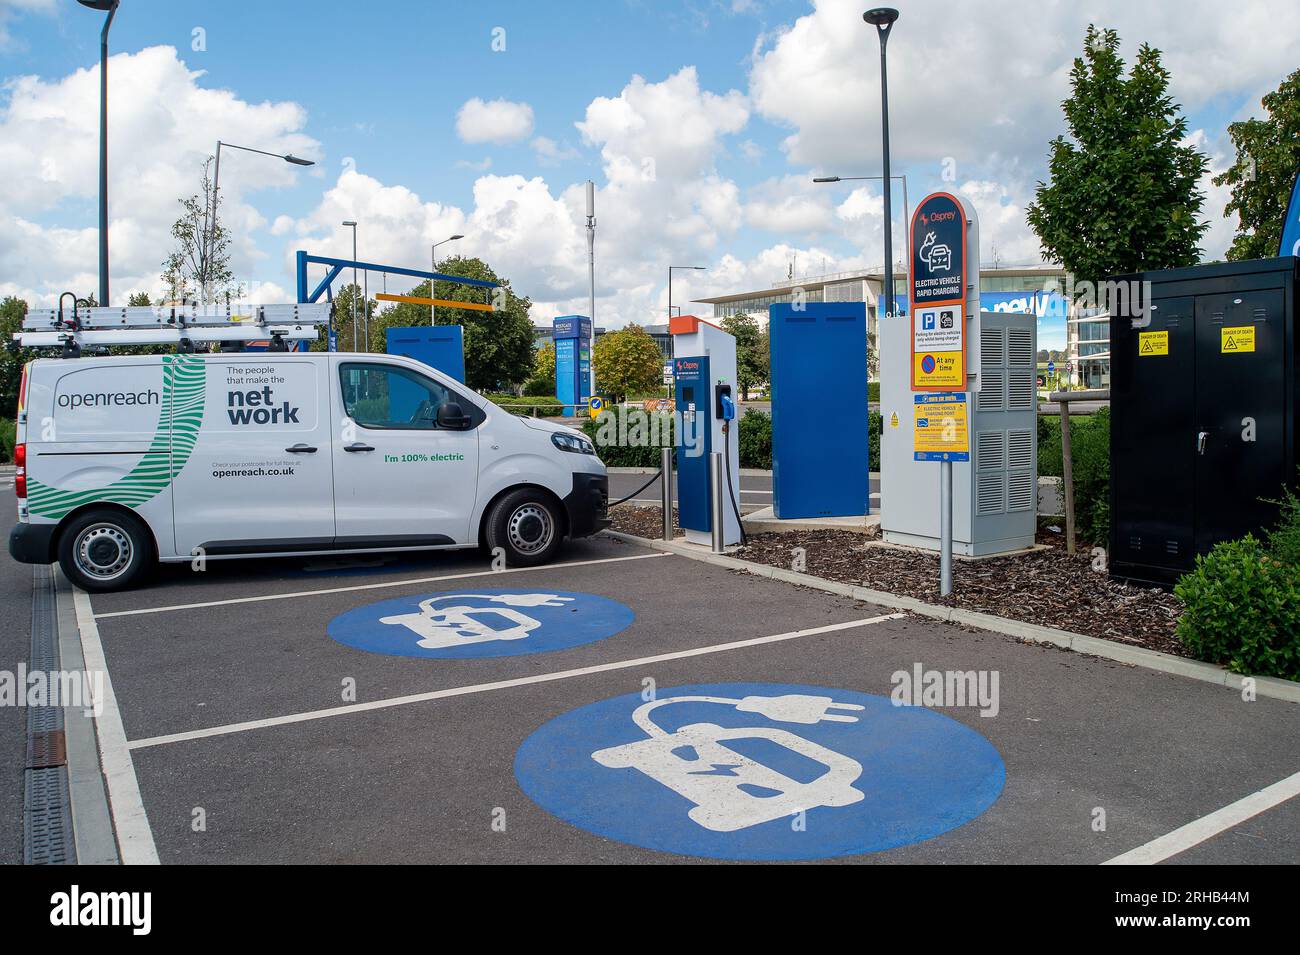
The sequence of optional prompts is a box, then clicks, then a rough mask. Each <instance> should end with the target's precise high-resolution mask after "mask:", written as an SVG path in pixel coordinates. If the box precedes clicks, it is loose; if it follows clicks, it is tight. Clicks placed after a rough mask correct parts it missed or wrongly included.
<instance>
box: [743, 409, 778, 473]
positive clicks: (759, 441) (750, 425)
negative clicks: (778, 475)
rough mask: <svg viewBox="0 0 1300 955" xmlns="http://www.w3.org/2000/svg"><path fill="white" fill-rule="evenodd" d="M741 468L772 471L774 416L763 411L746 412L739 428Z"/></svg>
mask: <svg viewBox="0 0 1300 955" xmlns="http://www.w3.org/2000/svg"><path fill="white" fill-rule="evenodd" d="M738 437H739V441H740V466H741V467H742V468H762V469H763V470H765V471H770V470H772V416H771V415H770V414H765V413H764V412H762V411H746V412H744V413H743V414H741V416H740V423H739V428H738Z"/></svg>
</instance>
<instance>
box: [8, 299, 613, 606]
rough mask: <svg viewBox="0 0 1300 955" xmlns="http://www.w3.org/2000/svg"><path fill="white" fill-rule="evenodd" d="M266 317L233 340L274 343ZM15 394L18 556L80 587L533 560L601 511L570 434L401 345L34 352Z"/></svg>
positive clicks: (599, 475)
mask: <svg viewBox="0 0 1300 955" xmlns="http://www.w3.org/2000/svg"><path fill="white" fill-rule="evenodd" d="M259 308H260V307H259ZM266 308H270V306H266ZM81 311H82V314H83V316H84V315H85V313H86V311H87V310H86V309H82V310H81ZM90 311H93V312H99V311H114V312H127V311H132V310H131V309H103V310H101V309H92V310H90ZM153 311H155V312H158V311H159V310H157V309H155V310H153ZM41 321H44V319H43V318H41V317H39V316H38V317H37V319H36V322H38V323H39V322H41ZM54 322H55V323H57V322H58V319H54ZM25 327H28V326H27V323H25ZM290 327H294V326H290ZM297 327H298V328H299V331H300V337H301V338H306V337H308V334H307V332H308V331H310V332H312V333H314V332H315V329H314V328H311V329H302V328H301V326H297ZM275 331H276V328H275V327H268V325H267V324H266V323H265V322H262V323H260V324H258V323H254V325H253V327H251V328H249V327H247V325H246V327H245V329H244V336H245V338H246V339H248V340H252V339H249V338H248V336H250V335H253V334H261V335H262V336H263V337H264V338H270V339H271V340H272V342H273V345H274V346H278V347H280V348H283V347H284V345H283V344H281V342H282V341H283V340H284V338H285V337H288V336H283V335H280V336H276V335H274V332H275ZM191 334H193V333H191ZM15 337H16V338H18V337H20V336H17V335H16V336H15ZM180 337H181V340H182V343H183V346H188V345H190V344H191V339H187V338H186V332H185V329H184V328H182V329H180ZM32 338H33V335H32V334H30V333H29V334H28V339H27V340H28V341H29V342H31V343H37V344H40V343H44V342H42V341H32ZM56 340H59V341H63V343H64V345H65V354H67V353H68V349H69V348H70V349H71V350H72V351H71V353H72V354H77V351H78V350H79V349H80V348H81V347H82V346H83V344H84V343H85V340H89V342H90V343H91V344H93V342H94V338H93V333H92V332H90V331H78V332H77V333H76V334H75V335H74V336H68V335H67V334H66V333H65V336H64V337H63V338H62V339H56ZM106 340H111V341H114V342H115V343H116V342H120V341H121V339H120V338H113V339H106ZM153 340H156V339H153ZM200 340H203V339H200ZM219 340H221V341H230V340H231V337H230V336H229V335H227V336H223V337H219ZM234 340H240V339H238V338H235V339H234ZM288 340H290V341H292V340H293V338H292V337H288ZM19 401H20V405H19V411H18V432H17V444H16V449H15V463H16V465H17V473H16V479H15V489H16V492H17V497H18V524H17V525H16V526H15V527H14V529H13V531H12V533H11V534H10V538H9V552H10V554H11V555H12V556H13V557H14V558H15V559H17V560H20V561H24V562H28V563H48V562H51V561H54V560H58V561H59V563H60V564H61V566H62V567H63V570H64V572H65V573H66V574H67V576H68V577H69V578H70V579H71V580H72V581H73V582H75V583H76V584H78V585H79V586H81V587H83V588H85V589H87V590H92V591H105V590H116V589H121V588H124V587H128V586H131V585H132V584H134V583H136V582H138V581H139V580H140V579H141V577H142V576H143V575H144V574H146V573H147V571H148V570H149V568H150V567H151V566H152V564H153V562H154V561H163V562H181V561H191V562H194V561H196V560H215V559H220V558H233V557H252V556H258V557H267V556H301V555H309V554H310V555H316V554H340V553H358V552H373V551H394V550H403V551H407V550H428V549H436V548H463V547H485V548H488V549H491V550H494V551H495V549H496V548H501V549H502V550H503V551H504V554H505V559H506V562H507V563H508V564H511V565H514V566H529V565H534V564H540V563H544V562H546V561H548V560H549V559H550V558H552V557H553V556H554V555H555V553H556V551H557V550H558V548H559V547H560V545H561V542H562V540H563V538H565V537H566V536H567V537H582V536H586V535H590V534H593V533H595V532H596V531H598V530H600V529H601V528H603V527H605V526H607V525H608V520H607V518H606V505H607V495H608V478H607V476H606V471H605V466H604V465H603V464H602V463H601V462H600V460H599V458H597V456H596V454H595V448H594V447H593V446H592V444H591V442H590V441H588V440H587V438H586V437H585V436H584V435H583V434H582V433H581V432H579V431H576V430H574V429H572V428H566V427H563V426H561V425H556V424H552V423H550V422H546V421H542V420H537V419H529V418H522V417H518V416H515V415H512V414H510V413H508V412H506V411H503V410H502V409H500V408H498V407H496V406H495V405H494V404H492V403H491V402H490V401H488V400H486V399H485V398H482V397H480V396H479V395H476V394H474V393H473V392H471V391H469V390H467V389H465V388H464V386H462V385H460V384H459V383H458V382H456V381H454V380H452V379H450V378H448V377H446V376H444V375H442V374H440V373H439V372H437V371H435V370H434V369H432V368H430V367H428V366H427V365H424V364H422V363H420V362H417V361H414V360H412V359H407V358H402V357H399V356H395V355H375V354H344V353H337V352H297V351H284V350H272V351H262V352H252V351H241V352H224V353H213V354H197V353H177V354H171V355H150V356H134V357H133V356H121V357H94V358H84V357H65V358H42V359H38V360H35V361H32V362H30V363H29V364H28V365H27V366H26V368H25V369H24V371H23V377H22V383H21V390H20V398H19Z"/></svg>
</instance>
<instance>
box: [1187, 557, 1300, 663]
mask: <svg viewBox="0 0 1300 955" xmlns="http://www.w3.org/2000/svg"><path fill="white" fill-rule="evenodd" d="M1174 593H1175V594H1177V595H1178V597H1179V599H1181V600H1182V601H1183V603H1184V605H1185V608H1186V609H1185V610H1184V611H1183V614H1182V616H1181V617H1180V618H1179V620H1178V638H1179V639H1180V640H1181V641H1182V642H1183V645H1184V646H1186V647H1187V648H1188V649H1189V650H1190V651H1191V652H1192V653H1193V654H1194V655H1195V656H1196V657H1197V658H1198V659H1201V660H1205V661H1207V662H1209V663H1216V664H1220V665H1223V666H1226V667H1227V668H1228V669H1229V670H1232V671H1233V672H1235V673H1250V674H1255V675H1259V676H1277V677H1283V678H1285V679H1288V680H1300V569H1297V567H1296V566H1295V565H1294V564H1286V563H1284V562H1282V561H1281V560H1278V559H1277V558H1276V557H1274V556H1273V555H1271V554H1269V553H1268V551H1267V550H1266V549H1265V547H1264V546H1263V544H1261V543H1260V542H1259V541H1258V540H1256V539H1255V538H1254V537H1253V536H1252V535H1250V534H1247V535H1246V536H1245V537H1243V538H1242V539H1241V540H1236V541H1225V542H1224V543H1221V544H1217V545H1215V547H1214V549H1213V550H1211V551H1210V553H1209V554H1207V555H1205V556H1198V557H1197V558H1196V567H1195V569H1194V570H1192V571H1191V573H1188V574H1185V575H1184V576H1183V577H1182V579H1180V580H1179V581H1178V583H1177V584H1176V585H1175V587H1174Z"/></svg>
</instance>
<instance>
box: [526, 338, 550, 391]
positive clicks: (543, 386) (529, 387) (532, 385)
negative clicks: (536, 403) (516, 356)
mask: <svg viewBox="0 0 1300 955" xmlns="http://www.w3.org/2000/svg"><path fill="white" fill-rule="evenodd" d="M536 357H537V363H536V364H535V365H534V366H533V377H532V378H529V379H528V381H527V382H526V383H525V384H524V394H526V395H529V396H533V397H537V396H541V395H551V396H552V397H553V396H554V395H555V343H554V342H547V343H546V344H545V345H543V346H542V347H541V348H539V349H537V356H536Z"/></svg>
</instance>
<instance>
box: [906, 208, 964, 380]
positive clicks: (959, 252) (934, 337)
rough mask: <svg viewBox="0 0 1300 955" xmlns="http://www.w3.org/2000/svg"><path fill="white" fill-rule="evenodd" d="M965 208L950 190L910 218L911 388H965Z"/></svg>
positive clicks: (909, 310)
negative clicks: (950, 193) (949, 192)
mask: <svg viewBox="0 0 1300 955" xmlns="http://www.w3.org/2000/svg"><path fill="white" fill-rule="evenodd" d="M966 218H967V216H966V210H965V208H964V207H963V206H962V204H961V201H960V200H958V199H957V198H956V197H955V196H951V195H949V194H948V193H946V192H936V193H933V194H932V195H929V196H926V197H925V198H924V199H923V200H921V204H920V205H919V206H918V207H917V210H916V214H915V215H914V216H912V231H911V236H910V246H911V257H912V273H911V275H912V279H911V285H912V288H911V307H910V308H909V309H908V313H909V314H910V316H911V322H912V390H913V391H927V390H932V389H933V390H950V391H951V390H959V389H963V388H965V387H966V320H965V315H964V312H965V305H966Z"/></svg>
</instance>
